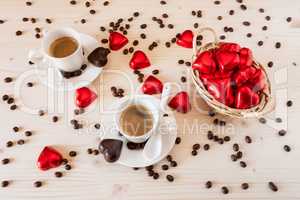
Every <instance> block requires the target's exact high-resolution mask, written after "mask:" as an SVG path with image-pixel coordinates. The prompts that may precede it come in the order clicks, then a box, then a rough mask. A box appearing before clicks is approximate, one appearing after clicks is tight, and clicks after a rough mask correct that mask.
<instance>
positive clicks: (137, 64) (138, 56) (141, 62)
mask: <svg viewBox="0 0 300 200" xmlns="http://www.w3.org/2000/svg"><path fill="white" fill-rule="evenodd" d="M129 65H130V67H131V69H133V70H138V69H143V68H146V67H149V66H150V65H151V63H150V61H149V59H148V57H147V56H146V54H145V53H144V52H142V51H140V50H138V51H136V52H134V54H133V55H132V58H131V60H130V62H129Z"/></svg>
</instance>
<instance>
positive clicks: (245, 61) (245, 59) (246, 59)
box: [240, 48, 253, 69]
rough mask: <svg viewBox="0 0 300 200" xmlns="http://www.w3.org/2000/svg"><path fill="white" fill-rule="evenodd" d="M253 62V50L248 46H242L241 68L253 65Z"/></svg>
mask: <svg viewBox="0 0 300 200" xmlns="http://www.w3.org/2000/svg"><path fill="white" fill-rule="evenodd" d="M252 64H253V56H252V51H251V50H250V49H248V48H241V50H240V69H245V68H247V67H251V66H252Z"/></svg>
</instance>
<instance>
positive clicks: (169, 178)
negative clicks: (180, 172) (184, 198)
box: [166, 175, 174, 182]
mask: <svg viewBox="0 0 300 200" xmlns="http://www.w3.org/2000/svg"><path fill="white" fill-rule="evenodd" d="M166 178H167V180H168V181H169V182H173V181H174V177H173V176H172V175H167V176H166Z"/></svg>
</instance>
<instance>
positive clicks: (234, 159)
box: [230, 154, 237, 162]
mask: <svg viewBox="0 0 300 200" xmlns="http://www.w3.org/2000/svg"><path fill="white" fill-rule="evenodd" d="M230 158H231V160H232V161H233V162H235V161H237V156H236V155H234V154H231V156H230Z"/></svg>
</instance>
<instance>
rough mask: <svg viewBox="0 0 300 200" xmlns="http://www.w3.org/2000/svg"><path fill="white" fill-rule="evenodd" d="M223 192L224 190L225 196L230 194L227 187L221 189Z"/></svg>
mask: <svg viewBox="0 0 300 200" xmlns="http://www.w3.org/2000/svg"><path fill="white" fill-rule="evenodd" d="M221 190H222V193H223V194H228V193H229V190H228V188H227V187H226V186H223V187H222V188H221Z"/></svg>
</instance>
